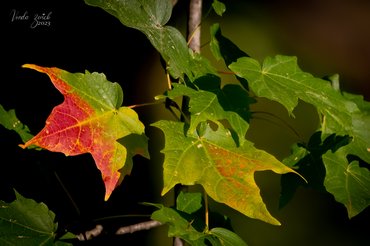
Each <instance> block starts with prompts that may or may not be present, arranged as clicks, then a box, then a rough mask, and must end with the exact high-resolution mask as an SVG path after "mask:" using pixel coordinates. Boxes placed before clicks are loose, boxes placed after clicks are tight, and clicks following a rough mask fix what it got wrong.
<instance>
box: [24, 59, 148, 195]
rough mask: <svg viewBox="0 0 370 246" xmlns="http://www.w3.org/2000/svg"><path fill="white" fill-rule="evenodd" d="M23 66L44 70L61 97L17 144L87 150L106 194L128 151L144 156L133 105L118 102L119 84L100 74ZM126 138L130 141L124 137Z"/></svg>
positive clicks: (123, 171)
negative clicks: (41, 123) (27, 137)
mask: <svg viewBox="0 0 370 246" xmlns="http://www.w3.org/2000/svg"><path fill="white" fill-rule="evenodd" d="M24 67H27V68H32V69H35V70H37V71H39V72H42V73H46V74H47V75H48V76H49V77H50V79H51V82H52V83H53V84H54V86H55V87H56V88H57V89H58V90H59V91H60V92H61V93H62V94H63V95H64V101H63V103H62V104H60V105H58V106H56V107H54V109H53V111H52V112H51V114H50V115H49V117H48V118H47V120H46V125H45V127H44V128H43V129H42V130H41V131H40V132H39V133H38V134H37V135H36V136H34V137H33V138H32V139H30V140H29V141H27V142H26V143H25V144H24V145H20V146H21V147H22V148H27V147H29V146H32V145H36V146H39V147H41V148H44V149H47V150H50V151H54V152H62V153H64V154H65V155H71V156H73V155H80V154H84V153H90V154H91V155H92V157H93V158H94V160H95V164H96V166H97V168H98V169H99V170H100V171H101V174H102V178H103V181H104V184H105V188H106V193H105V200H107V199H108V198H109V196H110V195H111V193H112V192H113V190H114V188H115V187H116V186H117V185H118V184H119V182H120V181H121V180H122V178H123V177H124V176H125V175H127V174H129V173H130V171H131V167H132V161H131V157H132V156H133V155H135V154H140V155H142V156H145V157H148V152H147V138H146V136H145V135H144V125H143V124H142V123H141V121H140V120H139V119H138V116H137V114H136V112H135V111H133V110H132V109H130V108H128V107H121V104H122V101H123V92H122V89H121V87H120V86H119V84H117V83H111V82H109V81H108V80H107V79H106V77H105V75H104V74H99V73H89V72H86V73H85V74H82V73H69V72H67V71H64V70H61V69H59V68H45V67H40V66H36V65H30V64H26V65H24ZM127 138H130V139H131V141H129V142H127ZM118 140H120V141H121V142H118ZM122 143H123V144H124V145H123V144H122ZM125 143H126V144H125Z"/></svg>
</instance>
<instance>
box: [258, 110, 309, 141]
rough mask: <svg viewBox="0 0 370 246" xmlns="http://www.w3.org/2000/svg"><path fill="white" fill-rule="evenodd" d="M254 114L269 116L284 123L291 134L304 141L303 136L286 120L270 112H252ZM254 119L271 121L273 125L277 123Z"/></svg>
mask: <svg viewBox="0 0 370 246" xmlns="http://www.w3.org/2000/svg"><path fill="white" fill-rule="evenodd" d="M252 114H265V115H269V116H272V117H273V118H275V119H277V120H279V121H280V122H281V123H283V125H284V126H286V127H287V128H288V129H289V130H290V131H291V132H293V133H294V135H295V136H296V137H297V138H298V139H299V140H300V141H302V140H303V139H302V136H301V135H300V134H299V133H298V132H297V131H296V130H295V129H294V127H293V126H291V125H290V124H289V123H288V122H286V121H285V120H283V119H281V118H280V117H278V116H276V115H274V114H272V113H270V112H265V111H254V112H252ZM253 118H254V119H261V120H266V121H269V122H271V123H275V124H276V122H274V121H272V120H269V119H266V118H258V117H253Z"/></svg>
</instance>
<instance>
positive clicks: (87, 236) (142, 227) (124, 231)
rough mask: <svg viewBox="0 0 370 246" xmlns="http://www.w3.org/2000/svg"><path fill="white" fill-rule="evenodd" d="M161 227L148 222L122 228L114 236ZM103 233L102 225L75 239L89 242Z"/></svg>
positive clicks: (157, 222)
mask: <svg viewBox="0 0 370 246" xmlns="http://www.w3.org/2000/svg"><path fill="white" fill-rule="evenodd" d="M160 225H162V223H161V222H159V221H155V220H149V221H145V222H141V223H138V224H134V225H129V226H122V227H120V228H118V230H117V231H116V233H115V234H116V235H123V234H127V233H134V232H137V231H143V230H150V229H152V228H155V227H158V226H160ZM102 232H103V226H102V225H96V226H95V228H93V229H91V230H88V231H85V232H84V233H80V234H78V235H77V236H76V237H77V239H78V240H79V241H87V240H91V239H93V238H94V237H97V236H99V235H100V234H101V233H102Z"/></svg>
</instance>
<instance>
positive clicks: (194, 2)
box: [188, 0, 202, 53]
mask: <svg viewBox="0 0 370 246" xmlns="http://www.w3.org/2000/svg"><path fill="white" fill-rule="evenodd" d="M201 21H202V0H190V4H189V20H188V44H189V48H191V49H192V50H193V51H194V52H196V53H200V33H201V32H200V23H201Z"/></svg>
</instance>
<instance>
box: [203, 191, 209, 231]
mask: <svg viewBox="0 0 370 246" xmlns="http://www.w3.org/2000/svg"><path fill="white" fill-rule="evenodd" d="M203 193H204V209H205V214H204V216H205V223H206V228H205V230H206V232H208V229H209V211H208V195H207V192H206V190H204V189H203Z"/></svg>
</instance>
